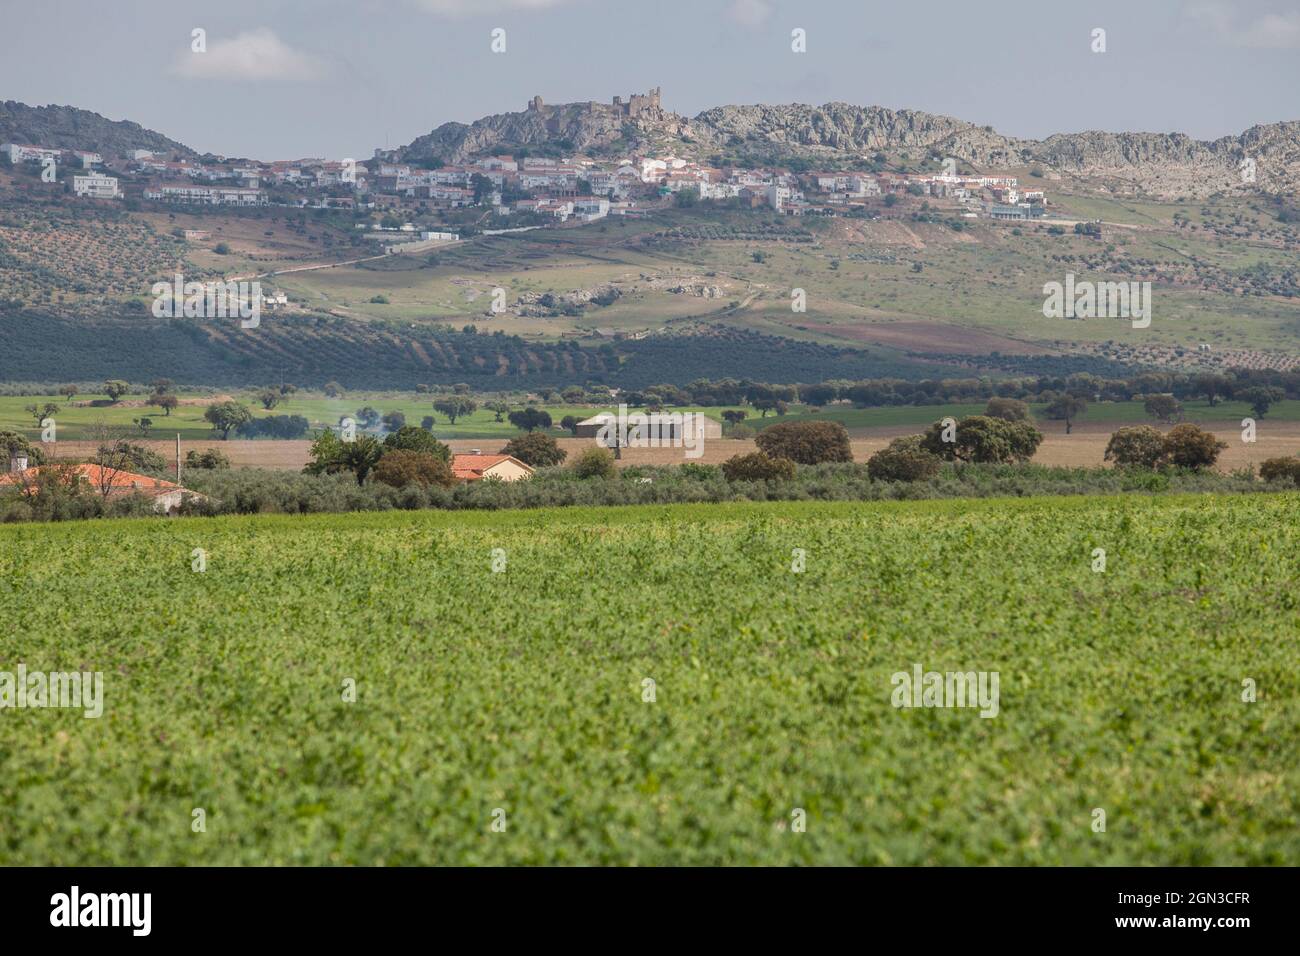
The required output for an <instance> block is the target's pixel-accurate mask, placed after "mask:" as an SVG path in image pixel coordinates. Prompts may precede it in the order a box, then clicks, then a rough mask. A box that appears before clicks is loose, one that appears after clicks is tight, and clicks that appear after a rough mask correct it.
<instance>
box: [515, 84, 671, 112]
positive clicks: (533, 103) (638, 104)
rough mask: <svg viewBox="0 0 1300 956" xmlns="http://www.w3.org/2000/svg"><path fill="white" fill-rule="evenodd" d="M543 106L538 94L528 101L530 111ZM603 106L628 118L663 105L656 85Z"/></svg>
mask: <svg viewBox="0 0 1300 956" xmlns="http://www.w3.org/2000/svg"><path fill="white" fill-rule="evenodd" d="M545 106H546V104H545V103H543V102H542V98H541V97H540V96H534V97H533V98H532V99H531V100H529V101H528V111H529V112H531V113H540V112H541V111H542V110H543V109H544V108H545ZM588 106H589V107H590V108H591V109H592V111H594V110H595V109H596V107H598V106H605V104H603V103H595V102H592V103H589V104H588ZM605 108H606V109H610V110H613V111H615V112H616V113H618V114H619V115H621V116H625V117H627V118H628V119H636V118H637V117H638V116H640V115H641V114H642V113H645V112H649V111H657V110H660V109H662V108H663V107H662V106H661V105H660V101H659V87H657V86H656V87H655V88H654V89H652V90H650V92H648V93H633V94H632V95H630V96H629V97H628V98H627V99H626V100H624V99H623V97H621V96H616V97H614V99H613V100H612V101H611V103H610V104H609V105H608V106H605Z"/></svg>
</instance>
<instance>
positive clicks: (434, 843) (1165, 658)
mask: <svg viewBox="0 0 1300 956" xmlns="http://www.w3.org/2000/svg"><path fill="white" fill-rule="evenodd" d="M1297 529H1300V495H1298V494H1270V495H1251V496H1242V497H1211V496H1186V497H1177V496H1168V497H1159V498H1139V497H1136V496H1130V497H1126V498H1123V499H1116V498H1087V499H1072V498H1071V499H1051V500H1043V499H1024V500H1017V501H1006V500H1002V501H979V502H971V501H927V502H904V503H883V504H882V503H872V504H856V503H854V504H842V503H835V504H820V503H819V504H809V503H796V504H781V505H758V504H739V505H707V506H694V505H683V506H671V507H636V508H624V509H581V508H572V509H561V510H550V511H534V512H502V513H478V512H475V513H443V512H416V513H410V512H403V513H389V514H358V515H328V516H312V517H282V516H274V517H247V518H222V519H212V520H203V519H184V520H170V521H164V520H141V521H126V520H117V521H103V522H87V523H76V524H67V525H44V526H24V527H3V528H0V615H3V618H4V620H5V621H6V622H7V626H6V628H5V636H4V637H3V638H2V639H0V675H3V674H4V673H6V672H8V673H11V674H12V673H14V672H16V670H17V668H18V665H19V664H20V663H21V664H22V665H24V666H25V668H26V670H27V671H28V672H32V671H42V672H50V671H72V670H78V671H86V672H94V671H100V672H102V673H103V682H104V683H103V688H104V690H103V700H102V706H103V714H102V716H101V717H99V718H89V719H88V718H86V717H84V716H83V713H82V711H80V710H74V709H71V708H65V709H51V708H47V709H38V708H31V707H28V708H24V709H17V708H16V707H12V706H11V707H6V708H4V709H0V863H3V864H24V865H26V864H55V863H57V864H73V863H80V864H109V863H144V864H236V863H245V864H246V863H265V864H379V863H386V864H411V863H426V864H439V863H457V864H495V863H595V864H600V863H607V864H608V863H617V864H653V863H659V864H665V863H676V864H703V863H771V864H783V863H819V864H835V863H867V864H962V863H1008V864H1012V863H1016V864H1039V863H1069V864H1296V863H1297V862H1300V826H1297V824H1298V823H1300V703H1297V682H1298V681H1300V638H1298V637H1297V635H1298V634H1300V587H1298V582H1300V548H1298V547H1297V543H1298V542H1297V538H1300V532H1298V530H1297ZM195 549H203V551H204V552H205V553H206V564H205V570H202V571H196V570H194V567H195V563H196V561H197V560H198V559H197V558H196V557H195V555H194V552H195ZM795 549H802V560H803V570H802V571H794V570H792V567H793V566H795V564H796V562H797V561H798V558H799V555H798V553H797V552H796V551H795ZM1095 549H1104V550H1105V552H1106V565H1105V570H1104V571H1095V570H1094V566H1095V564H1096V561H1097V558H1096V555H1095ZM494 567H495V568H497V569H498V570H494ZM918 666H919V668H920V669H921V671H922V672H929V671H934V672H939V673H947V672H962V673H966V672H976V673H980V672H983V673H984V674H986V675H992V674H994V673H996V675H997V678H998V685H997V686H998V697H997V701H996V708H995V709H996V716H990V717H985V716H981V713H982V712H987V711H988V710H989V709H991V708H984V709H983V710H982V709H981V707H980V706H975V707H969V706H967V707H926V706H922V707H896V706H894V704H895V703H897V702H899V700H898V697H899V695H898V694H897V692H896V687H897V684H896V683H895V682H894V680H893V675H895V674H896V673H905V674H907V675H909V677H910V676H911V675H912V674H913V672H914V668H915V667H918ZM349 681H354V682H355V700H349V699H347V698H350V697H351V696H352V694H351V693H349V691H348V688H349V687H350V686H352V685H350V684H349V683H348V682H349ZM647 681H653V682H654V683H653V685H651V684H649V683H647ZM1245 682H1253V687H1254V696H1255V700H1254V701H1253V702H1247V701H1244V700H1243V693H1244V689H1245V688H1247V687H1249V686H1252V685H1250V684H1249V683H1245ZM987 686H989V687H991V684H990V685H987ZM2 689H3V677H2V676H0V690H2ZM652 691H653V693H651V692H652ZM918 696H919V695H918ZM1247 696H1249V694H1247ZM651 697H653V700H650V699H649V698H651ZM908 701H909V702H915V700H914V699H913V698H911V697H909V698H908ZM924 702H926V701H925V700H924V699H923V700H922V703H924ZM931 702H933V701H931ZM949 702H952V701H949ZM196 809H202V811H203V815H202V819H203V823H204V826H205V828H206V829H205V831H204V832H195V827H196V826H197V825H198V824H197V822H196V821H197V819H198V817H196V816H195V813H194V811H195V810H196ZM797 810H801V811H803V815H802V817H801V815H800V814H799V813H797V812H796V811H797ZM1098 810H1101V811H1104V813H1105V831H1104V832H1098V831H1097V830H1096V829H1095V825H1096V822H1097V821H1098V820H1099V817H1098V815H1097V812H1096V811H1098ZM800 819H802V820H804V822H805V824H806V825H805V826H802V827H801V826H798V825H796V824H797V823H798V821H799V820H800ZM494 824H495V828H494Z"/></svg>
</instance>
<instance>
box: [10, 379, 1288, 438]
mask: <svg viewBox="0 0 1300 956" xmlns="http://www.w3.org/2000/svg"><path fill="white" fill-rule="evenodd" d="M147 397H148V396H146V395H143V394H136V395H127V396H124V397H123V399H122V402H121V403H120V404H117V405H101V406H92V405H90V404H88V403H89V402H91V401H93V400H96V399H103V396H102V395H99V396H96V395H78V396H76V398H75V399H74V400H73V404H68V403H66V402H64V400H63V397H62V396H53V395H50V396H39V397H31V396H0V431H16V432H20V433H22V434H24V435H27V436H28V437H29V438H31V439H33V440H35V439H38V438H39V437H40V429H39V428H37V427H36V420H35V418H34V417H33V416H32V415H31V414H29V413H28V412H27V411H26V410H25V406H27V405H31V404H39V405H44V404H45V403H46V402H55V403H57V404H58V405H59V411H58V412H57V413H56V414H55V416H54V419H55V422H56V424H57V426H58V432H57V434H58V438H59V440H61V441H78V440H83V439H90V438H92V437H97V436H98V433H99V432H100V431H102V430H103V427H104V426H108V427H109V428H110V429H112V430H113V431H114V433H115V434H120V435H125V436H128V437H129V436H135V437H137V438H142V437H146V436H145V433H143V432H141V431H140V430H139V428H138V426H136V425H135V424H134V420H135V419H137V418H141V417H148V418H149V419H151V420H152V422H153V426H152V428H151V429H150V431H149V433H148V436H147V437H149V438H156V439H168V438H172V437H174V436H175V435H176V434H177V433H178V432H179V433H180V436H181V438H183V439H186V440H203V439H215V438H217V437H219V436H217V435H216V434H214V433H213V431H212V426H211V425H210V424H208V422H206V421H204V419H203V412H204V409H205V407H206V406H204V405H182V406H180V407H178V408H176V409H173V410H172V413H171V415H167V416H165V415H163V413H162V410H161V409H158V408H151V407H146V406H141V405H140V404H139V403H141V402H143V401H145V400H146V398H147ZM181 397H182V398H196V399H197V398H200V396H196V395H188V394H185V393H182V396H181ZM233 397H234V398H235V400H236V401H239V402H242V403H243V404H245V405H247V406H248V408H249V410H250V411H252V412H253V414H254V415H255V416H256V417H259V418H261V417H265V416H268V415H301V416H303V417H304V418H306V419H307V420H308V421H309V422H310V423H311V429H312V431H311V432H309V434H308V437H310V434H311V433H312V432H314V431H316V430H318V429H320V428H322V427H325V426H331V427H333V426H336V425H337V424H338V420H339V418H340V417H342V416H344V415H351V416H355V415H356V414H357V412H358V411H359V410H360V409H361V408H363V407H366V406H369V407H371V408H374V409H375V410H376V411H378V412H380V413H381V414H384V413H387V412H390V411H399V412H401V413H402V414H404V415H405V416H406V421H407V424H410V425H419V424H420V421H421V419H423V418H424V416H426V415H432V416H433V417H434V418H435V419H436V422H435V424H434V427H433V433H434V434H435V435H436V436H437V437H439V438H442V439H453V438H457V439H459V438H463V439H473V438H482V439H484V440H496V439H500V440H502V441H508V440H509V439H511V438H513V437H514V436H516V435H517V434H519V430H518V429H517V428H515V426H514V425H511V424H510V422H509V421H508V420H503V421H500V422H498V421H497V420H496V414H495V413H494V412H491V411H488V410H487V409H485V408H483V407H481V405H482V402H483V401H484V399H483V398H482V397H481V396H480V397H478V398H477V399H476V400H477V401H479V402H480V408H479V409H478V410H477V411H475V412H474V413H473V414H472V415H468V416H465V417H462V418H458V419H456V424H455V425H452V424H450V423H449V422H448V421H447V418H446V416H445V415H443V414H442V413H441V412H438V411H435V410H434V407H433V402H434V400H435V398H440V397H442V396H433V395H420V394H416V393H413V392H395V391H393V392H357V393H349V394H348V395H344V396H342V397H340V398H326V397H324V396H322V395H309V394H300V395H293V396H290V397H289V398H286V399H285V400H284V401H282V402H281V403H280V404H279V405H277V406H276V407H275V408H274V409H272V410H271V411H266V410H265V409H263V408H262V407H261V405H259V404H258V402H257V397H256V393H255V392H254V393H235V394H234V395H233ZM201 400H202V401H204V402H208V401H212V400H213V399H212V397H211V396H203V397H201ZM507 404H510V406H511V408H512V409H516V408H523V407H524V406H523V403H522V402H521V401H519V400H518V397H516V400H515V401H510V402H507ZM985 404H986V403H985V402H973V403H963V404H948V405H887V406H882V407H878V408H854V407H852V406H851V405H847V404H836V405H830V406H827V407H826V408H823V409H814V408H812V407H811V406H808V405H800V404H795V405H791V406H790V408H789V411H788V412H787V414H786V415H785V416H783V417H782V416H778V415H777V414H776V413H774V412H773V413H771V414H769V415H767V416H766V417H763V416H761V414H760V413H759V412H757V411H755V410H754V409H753V408H752V407H748V406H719V407H713V406H710V407H705V406H698V405H696V406H685V405H683V406H677V407H674V408H672V409H669V410H670V411H676V412H695V413H699V414H702V415H706V416H708V417H709V418H713V419H715V420H717V421H721V420H722V413H723V411H725V410H727V409H728V408H738V409H740V410H742V411H744V412H746V413H747V415H748V416H749V417H748V418H746V419H745V425H746V426H747V427H750V428H754V429H761V428H765V427H767V426H769V425H774V424H776V423H777V422H782V421H792V420H796V419H800V418H804V417H807V416H813V417H816V418H819V419H824V420H826V421H835V422H839V423H841V424H842V425H844V427H845V428H848V429H850V430H851V431H852V430H854V429H868V428H881V427H900V426H916V427H917V428H918V429H922V428H924V427H926V426H928V425H930V424H932V423H933V422H936V421H938V420H939V419H941V418H943V417H945V416H949V415H951V416H953V417H955V418H961V417H963V416H966V415H982V414H983V413H984V407H985ZM537 407H538V408H540V409H543V410H544V411H546V412H547V413H548V414H550V416H551V420H552V421H553V422H554V425H555V429H554V431H555V434H557V435H559V434H561V432H560V430H559V424H560V421H561V420H562V419H563V418H564V417H565V416H566V415H572V416H574V417H575V418H578V419H579V420H581V419H584V418H590V417H591V416H592V415H595V414H597V413H599V412H617V410H618V409H617V406H612V405H599V406H598V405H564V404H550V405H548V404H538V406H537ZM1045 407H1046V406H1045V404H1044V403H1041V402H1039V403H1031V404H1030V409H1031V411H1032V412H1033V413H1034V414H1035V416H1037V415H1039V414H1040V413H1041V412H1042V410H1043V409H1044V408H1045ZM637 410H638V409H630V410H629V411H637ZM1183 410H1184V417H1185V419H1186V420H1187V421H1191V422H1197V423H1200V424H1218V425H1227V424H1232V425H1233V426H1234V427H1236V426H1237V425H1238V424H1239V423H1240V421H1241V420H1242V419H1243V418H1245V417H1247V416H1251V417H1253V416H1254V413H1253V412H1252V411H1251V410H1250V407H1249V406H1248V405H1247V404H1246V403H1244V402H1232V401H1220V402H1219V403H1218V404H1216V405H1215V406H1214V407H1210V405H1209V403H1208V402H1206V401H1204V400H1197V401H1190V400H1189V401H1185V402H1183ZM640 411H644V409H640ZM1267 420H1268V421H1270V422H1294V421H1300V401H1297V400H1294V399H1290V400H1287V401H1282V402H1278V403H1277V404H1275V405H1273V406H1272V407H1271V408H1270V409H1269V411H1268V416H1267ZM1152 421H1153V419H1151V418H1150V416H1148V415H1147V414H1146V412H1145V411H1144V410H1143V407H1142V403H1141V402H1097V403H1094V404H1092V405H1089V406H1088V409H1087V411H1086V412H1084V414H1083V415H1082V416H1080V417H1079V419H1078V423H1079V424H1084V425H1086V424H1088V423H1105V424H1114V425H1117V426H1118V425H1120V424H1126V423H1132V422H1152ZM1039 423H1040V425H1041V424H1044V423H1043V422H1042V421H1041V420H1040V421H1039ZM1046 424H1048V425H1053V423H1050V422H1048V423H1046ZM1056 424H1059V423H1056ZM237 437H238V436H237V435H235V434H233V433H232V435H231V438H237Z"/></svg>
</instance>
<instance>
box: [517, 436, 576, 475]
mask: <svg viewBox="0 0 1300 956" xmlns="http://www.w3.org/2000/svg"><path fill="white" fill-rule="evenodd" d="M501 454H503V455H513V456H514V457H515V458H518V459H519V460H520V461H522V462H523V463H524V464H526V465H532V466H533V467H534V468H542V467H547V466H550V465H558V464H560V463H561V462H563V461H564V459H565V458H567V457H568V453H567V452H566V451H565V450H564V449H563V448H561V447H560V445H559V443H558V442H556V440H555V439H554V438H552V437H551V436H550V435H548V434H546V433H545V432H528V433H527V434H524V435H520V436H519V437H518V438H512V439H510V441H508V442H506V446H505V447H504V448H502V449H501Z"/></svg>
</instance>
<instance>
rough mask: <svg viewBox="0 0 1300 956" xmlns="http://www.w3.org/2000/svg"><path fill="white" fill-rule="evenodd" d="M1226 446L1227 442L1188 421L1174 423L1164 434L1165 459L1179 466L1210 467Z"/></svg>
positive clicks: (1192, 467) (1191, 467) (1194, 468)
mask: <svg viewBox="0 0 1300 956" xmlns="http://www.w3.org/2000/svg"><path fill="white" fill-rule="evenodd" d="M1227 447H1228V443H1227V442H1221V441H1219V440H1218V439H1217V438H1215V437H1214V435H1213V433H1211V432H1207V431H1205V430H1203V429H1200V428H1197V427H1196V426H1195V425H1192V424H1190V423H1184V424H1182V425H1175V426H1174V427H1173V428H1171V429H1169V434H1167V435H1165V459H1166V460H1167V461H1168V462H1169V463H1170V464H1172V465H1176V466H1177V467H1179V468H1190V469H1192V470H1197V469H1200V468H1211V467H1213V465H1214V463H1215V462H1216V461H1218V460H1219V452H1221V451H1223V449H1225V448H1227Z"/></svg>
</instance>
